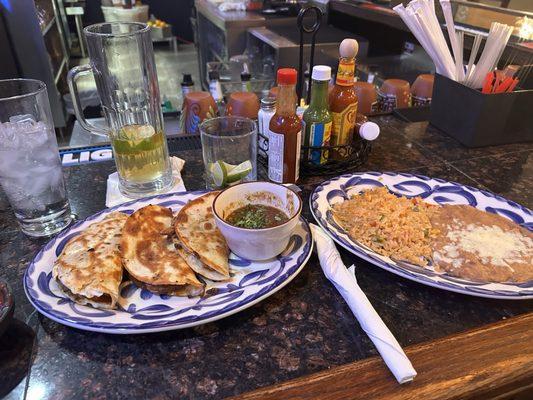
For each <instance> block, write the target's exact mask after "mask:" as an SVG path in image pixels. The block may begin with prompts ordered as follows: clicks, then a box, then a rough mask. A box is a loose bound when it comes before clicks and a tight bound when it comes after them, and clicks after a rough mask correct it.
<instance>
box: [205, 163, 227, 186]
mask: <svg viewBox="0 0 533 400" xmlns="http://www.w3.org/2000/svg"><path fill="white" fill-rule="evenodd" d="M209 172H210V173H211V177H212V178H213V184H214V185H215V186H216V187H219V188H221V187H224V186H225V185H226V179H227V178H226V177H227V171H226V166H225V165H224V161H217V162H214V163H212V164H211V165H210V166H209Z"/></svg>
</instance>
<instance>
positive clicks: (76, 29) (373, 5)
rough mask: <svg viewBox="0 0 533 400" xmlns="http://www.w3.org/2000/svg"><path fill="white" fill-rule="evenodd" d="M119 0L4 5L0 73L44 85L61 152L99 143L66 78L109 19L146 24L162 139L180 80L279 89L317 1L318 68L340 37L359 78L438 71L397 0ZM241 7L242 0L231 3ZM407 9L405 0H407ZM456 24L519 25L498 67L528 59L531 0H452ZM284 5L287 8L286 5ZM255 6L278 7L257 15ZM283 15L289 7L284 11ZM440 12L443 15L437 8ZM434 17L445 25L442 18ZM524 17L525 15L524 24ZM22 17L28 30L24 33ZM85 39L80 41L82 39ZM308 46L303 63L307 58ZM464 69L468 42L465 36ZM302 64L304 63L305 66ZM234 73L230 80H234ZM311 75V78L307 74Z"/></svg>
mask: <svg viewBox="0 0 533 400" xmlns="http://www.w3.org/2000/svg"><path fill="white" fill-rule="evenodd" d="M122 3H123V1H115V0H113V1H112V0H104V1H103V2H102V1H101V0H87V1H76V2H74V1H70V0H35V1H33V0H17V1H14V0H3V1H2V2H1V3H0V4H1V10H2V19H1V20H0V24H1V25H0V52H1V53H0V63H1V64H0V77H1V78H3V79H6V78H13V77H26V78H35V79H39V80H42V81H44V82H45V83H46V84H47V87H48V93H49V97H50V103H51V105H52V112H53V117H54V123H55V126H56V129H57V134H58V142H59V145H60V147H62V148H65V147H79V146H87V145H94V144H97V143H99V142H101V141H102V138H101V137H98V136H95V135H91V134H90V133H88V132H86V131H84V130H83V129H82V128H81V127H80V126H79V124H78V123H77V122H76V120H75V117H74V110H73V106H72V99H71V96H70V94H69V91H68V86H67V73H68V70H69V69H70V68H72V67H73V66H76V65H82V64H85V63H86V62H87V60H88V58H87V50H86V44H85V43H84V39H83V35H82V30H83V28H84V27H85V26H87V25H90V24H94V23H99V22H104V20H106V21H114V20H125V21H127V20H130V21H143V22H147V21H152V22H151V23H153V34H152V36H153V42H154V49H155V56H156V64H157V73H158V78H159V86H160V90H161V101H162V103H163V104H164V108H163V110H164V114H165V126H166V133H167V135H173V134H179V133H182V132H180V127H179V111H180V110H181V106H182V86H181V82H182V81H183V75H184V74H190V76H191V77H192V81H193V82H194V88H195V89H196V90H208V88H209V78H208V69H213V68H224V71H226V72H228V71H230V70H231V68H233V69H234V70H235V68H236V67H235V65H238V67H237V68H240V69H242V65H243V62H244V63H247V64H249V66H248V68H249V69H250V72H251V81H252V90H253V91H254V92H256V94H257V95H258V97H259V98H261V97H262V95H265V94H266V93H267V92H268V89H270V87H272V86H274V85H275V83H274V81H275V71H276V70H277V69H278V68H279V67H298V65H297V64H298V45H299V36H298V35H299V34H298V29H297V27H296V13H297V11H294V10H295V9H299V7H301V6H302V5H305V4H308V5H316V6H318V7H319V8H320V9H321V10H322V11H323V12H324V15H325V17H324V18H325V19H326V21H327V25H325V24H324V25H325V26H324V25H323V26H322V28H321V29H320V31H319V33H318V34H317V46H316V59H315V64H325V65H329V66H331V67H332V68H333V69H334V72H335V68H336V67H337V62H338V44H339V43H340V41H341V40H342V39H344V38H346V37H351V38H356V39H357V40H358V42H359V52H358V55H357V68H356V74H357V79H358V80H359V81H368V82H372V83H373V84H374V85H376V87H378V88H379V86H380V85H381V84H382V82H383V81H384V80H386V79H389V78H397V79H404V80H406V81H408V82H409V83H410V84H413V83H414V81H415V79H416V77H417V76H418V75H420V74H433V73H434V72H435V66H434V64H433V62H432V60H431V58H430V57H428V55H427V54H426V52H425V51H424V50H423V49H422V47H421V46H420V45H419V43H418V42H417V40H416V39H415V38H414V36H413V35H412V33H411V32H410V31H409V29H408V28H407V27H406V26H405V24H404V23H403V22H402V20H401V19H400V17H399V16H398V15H397V14H395V13H394V12H393V11H392V8H393V7H394V6H396V5H397V4H399V3H401V1H399V0H392V1H390V0H389V1H387V0H384V1H383V0H380V1H378V0H376V1H373V2H368V1H357V0H346V1H340V0H332V1H327V0H317V1H309V2H299V3H296V4H293V3H291V2H268V1H265V2H264V5H263V2H261V1H251V2H247V4H248V8H249V9H250V8H253V9H254V10H252V11H229V12H227V13H224V12H222V11H220V10H219V8H218V6H219V4H221V3H222V2H221V1H220V0H213V1H210V0H194V1H193V0H175V1H168V0H143V1H142V2H140V1H137V2H135V1H133V4H134V6H133V8H132V9H129V10H128V9H123V8H122V7H123V4H122ZM236 3H239V2H236ZM404 3H407V1H404ZM452 4H453V15H454V20H455V23H456V25H457V27H459V28H461V27H463V28H464V30H466V31H467V32H470V33H472V34H475V33H476V32H487V31H488V28H489V27H490V24H491V23H492V22H494V21H498V22H502V23H507V24H510V25H512V26H515V27H516V32H515V34H516V36H515V35H513V36H512V37H511V40H510V43H509V45H508V46H507V48H506V50H505V52H504V54H503V56H502V57H501V61H500V64H501V65H500V67H504V66H506V65H508V64H518V65H526V66H527V65H529V64H531V63H532V60H533V58H532V57H533V56H532V52H533V49H532V45H531V40H530V39H531V30H532V29H533V28H532V24H533V22H532V19H531V18H532V15H533V14H532V12H533V2H532V1H530V0H501V1H500V0H481V1H453V3H452ZM287 6H288V7H287ZM261 8H265V9H270V10H277V11H276V12H272V13H265V12H261ZM287 10H289V11H287ZM437 12H439V10H437ZM440 18H441V19H442V20H443V18H442V15H440ZM528 18H529V19H528ZM22 21H24V27H25V28H24V29H20V26H21V25H20V24H21V22H22ZM80 38H81V39H80ZM304 40H306V41H307V42H306V45H305V52H304V60H308V57H309V53H308V51H309V39H304ZM464 41H465V50H464V59H465V63H466V62H468V56H469V53H468V52H469V49H471V48H472V45H473V36H470V35H465V39H464ZM307 67H308V63H307ZM232 74H233V75H232ZM307 74H308V72H307ZM532 75H533V74H530V73H528V74H524V76H525V78H526V79H524V80H523V82H521V87H522V88H523V89H531V87H532V83H531V81H532V80H533V76H532ZM220 81H221V83H222V90H223V93H224V95H225V96H226V97H227V95H228V94H229V93H230V92H232V91H235V90H236V89H238V88H239V85H240V77H239V74H238V72H237V73H235V71H233V72H231V73H229V72H228V73H226V74H225V75H224V74H222V76H220ZM79 86H80V91H82V93H81V98H82V106H83V107H84V108H85V115H86V117H87V118H96V119H97V120H96V123H98V121H100V120H99V118H101V116H102V115H101V110H100V106H99V104H100V103H99V99H98V97H97V93H96V87H95V83H94V80H93V78H92V76H90V75H89V76H88V77H85V78H82V81H81V82H80V83H79ZM417 110H418V108H417V107H415V110H406V111H402V112H400V114H402V117H403V118H406V119H407V120H410V121H415V120H428V119H429V110H428V109H427V108H423V109H421V110H418V112H417Z"/></svg>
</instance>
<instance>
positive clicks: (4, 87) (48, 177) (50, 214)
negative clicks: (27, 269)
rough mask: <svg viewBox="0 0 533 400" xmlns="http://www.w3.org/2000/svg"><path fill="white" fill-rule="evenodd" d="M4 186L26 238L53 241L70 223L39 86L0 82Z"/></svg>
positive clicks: (51, 125)
mask: <svg viewBox="0 0 533 400" xmlns="http://www.w3.org/2000/svg"><path fill="white" fill-rule="evenodd" d="M0 185H1V186H2V189H3V190H4V192H5V194H6V196H7V198H8V200H9V202H10V204H11V207H12V208H13V211H14V212H15V216H16V217H17V220H18V222H19V224H20V226H21V228H22V231H23V232H24V233H26V234H27V235H29V236H49V235H52V234H54V233H56V232H59V231H60V230H62V229H63V228H65V227H66V226H68V225H69V224H70V222H71V221H72V217H71V213H70V206H69V202H68V199H67V195H66V191H65V182H64V181H63V172H62V171H61V161H60V158H59V150H58V148H57V140H56V136H55V132H54V123H53V120H52V115H51V112H50V104H49V102H48V94H47V92H46V85H45V84H44V83H43V82H41V81H37V80H32V79H9V80H0Z"/></svg>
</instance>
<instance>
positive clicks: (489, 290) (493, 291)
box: [309, 172, 533, 300]
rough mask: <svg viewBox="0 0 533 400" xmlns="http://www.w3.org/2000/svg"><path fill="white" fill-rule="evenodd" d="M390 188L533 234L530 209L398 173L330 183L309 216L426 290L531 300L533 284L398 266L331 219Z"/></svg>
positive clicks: (317, 195) (356, 176)
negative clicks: (350, 203)
mask: <svg viewBox="0 0 533 400" xmlns="http://www.w3.org/2000/svg"><path fill="white" fill-rule="evenodd" d="M380 186H387V187H388V189H389V190H390V191H391V192H394V193H398V194H401V195H404V196H421V197H422V198H424V199H425V201H427V202H430V203H433V204H469V205H471V206H473V207H476V208H478V209H480V210H483V211H487V212H491V213H496V214H499V215H501V216H503V217H505V218H508V219H510V220H512V221H514V222H516V223H517V224H519V225H521V226H523V227H525V228H526V229H529V230H530V231H532V230H533V213H532V212H531V210H529V209H527V208H525V207H523V206H521V205H519V204H517V203H515V202H513V201H510V200H506V199H504V198H503V197H501V196H498V195H495V194H494V193H490V192H487V191H484V190H480V189H476V188H473V187H469V186H465V185H461V184H459V183H455V182H447V181H444V180H442V179H437V178H428V177H427V176H422V175H410V174H403V173H394V172H383V173H382V172H361V173H355V174H346V175H341V176H338V177H336V178H332V179H330V180H328V181H326V182H324V183H322V184H321V185H319V186H317V188H316V189H315V190H314V191H313V193H312V194H311V196H310V198H309V201H310V206H311V212H312V213H313V216H314V217H315V219H316V220H317V222H318V223H319V224H320V225H321V226H322V228H324V230H325V231H326V232H327V233H328V234H329V235H330V236H331V237H332V238H333V240H335V241H336V242H337V243H338V244H340V245H341V246H343V247H344V248H345V249H347V250H348V251H350V252H352V253H353V254H355V255H356V256H358V257H361V258H363V259H365V260H367V261H369V262H371V263H372V264H375V265H377V266H378V267H381V268H383V269H386V270H387V271H390V272H393V273H395V274H397V275H400V276H403V277H405V278H407V279H411V280H413V281H416V282H420V283H422V284H424V285H429V286H433V287H437V288H440V289H444V290H450V291H452V292H458V293H463V294H469V295H472V296H480V297H490V298H496V299H518V300H520V299H533V281H529V282H524V283H519V284H513V283H487V282H474V281H470V280H466V279H461V278H456V277H453V276H449V275H447V274H444V273H437V272H435V271H434V270H433V269H431V268H422V267H418V266H415V265H411V264H408V263H401V264H400V263H397V262H395V261H393V260H391V259H390V258H388V257H384V256H382V255H379V254H377V253H376V252H374V251H372V250H371V249H370V248H368V247H366V246H363V245H361V244H359V243H355V242H354V241H353V240H351V239H350V237H349V236H348V235H347V233H346V232H345V231H344V229H342V228H341V227H340V226H339V225H338V224H337V223H336V222H335V221H334V219H333V218H332V213H331V207H332V205H333V204H335V203H338V202H342V201H344V200H346V199H348V198H350V197H351V196H353V195H356V194H358V193H360V192H361V191H362V190H364V189H369V188H373V187H380Z"/></svg>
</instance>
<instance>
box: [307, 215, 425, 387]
mask: <svg viewBox="0 0 533 400" xmlns="http://www.w3.org/2000/svg"><path fill="white" fill-rule="evenodd" d="M310 225H311V231H312V232H313V238H314V240H315V243H316V249H317V253H318V258H319V260H320V266H321V267H322V270H323V271H324V274H325V275H326V277H327V278H328V279H329V280H330V281H331V283H333V285H334V286H335V287H336V288H337V290H338V291H339V293H340V294H341V296H342V297H343V298H344V300H345V301H346V303H348V306H349V307H350V309H351V310H352V312H353V314H354V315H355V318H357V320H358V321H359V324H360V325H361V328H363V330H364V331H365V332H366V334H367V335H368V337H370V339H371V340H372V342H373V343H374V345H375V346H376V348H377V349H378V351H379V354H381V357H382V358H383V360H384V361H385V364H387V366H388V367H389V369H390V371H391V372H392V374H393V375H394V377H395V378H396V380H397V381H398V383H405V382H410V381H412V380H413V379H414V377H415V376H416V371H415V370H414V368H413V365H412V364H411V362H410V361H409V359H408V358H407V356H406V355H405V353H404V352H403V350H402V348H401V347H400V345H399V343H398V341H397V340H396V339H395V338H394V336H392V333H391V331H389V329H388V328H387V326H386V325H385V324H384V323H383V321H382V320H381V318H380V317H379V315H378V313H377V312H376V310H374V308H373V307H372V304H371V303H370V301H368V298H367V297H366V295H365V294H364V293H363V291H362V290H361V288H360V287H359V285H358V284H357V279H356V278H355V267H354V266H353V265H352V266H351V267H350V268H346V266H345V265H344V263H343V262H342V260H341V256H340V254H339V252H338V251H337V248H336V247H335V243H334V242H333V240H332V239H331V238H330V237H329V236H328V235H327V234H326V233H325V232H324V231H323V230H322V228H320V227H318V226H316V225H314V224H310Z"/></svg>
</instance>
